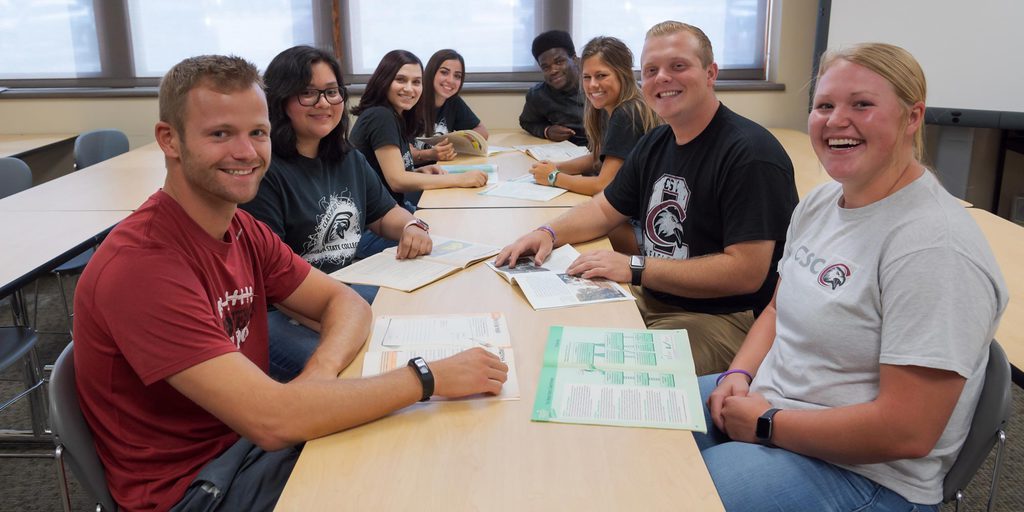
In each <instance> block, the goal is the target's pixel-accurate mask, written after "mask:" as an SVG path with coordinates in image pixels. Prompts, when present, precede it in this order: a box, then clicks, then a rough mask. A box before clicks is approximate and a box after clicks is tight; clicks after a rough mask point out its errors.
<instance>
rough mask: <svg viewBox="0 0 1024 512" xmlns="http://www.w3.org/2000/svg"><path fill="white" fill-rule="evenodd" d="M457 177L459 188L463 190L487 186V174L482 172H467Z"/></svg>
mask: <svg viewBox="0 0 1024 512" xmlns="http://www.w3.org/2000/svg"><path fill="white" fill-rule="evenodd" d="M458 177H459V180H458V183H459V186H460V187H463V188H477V187H482V186H484V185H486V184H487V174H485V173H484V172H483V171H467V172H464V173H462V174H461V175H458Z"/></svg>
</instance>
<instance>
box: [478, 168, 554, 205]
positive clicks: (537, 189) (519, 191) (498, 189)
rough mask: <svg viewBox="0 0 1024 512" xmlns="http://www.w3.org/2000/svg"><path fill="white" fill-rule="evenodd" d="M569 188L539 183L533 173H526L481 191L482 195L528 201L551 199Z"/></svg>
mask: <svg viewBox="0 0 1024 512" xmlns="http://www.w3.org/2000/svg"><path fill="white" fill-rule="evenodd" d="M566 192H567V190H565V189H564V188H558V187H548V186H546V185H539V184H537V182H536V181H535V180H534V178H533V175H532V174H524V175H522V176H520V177H518V178H516V179H514V180H510V181H502V182H500V183H498V184H496V185H493V186H491V187H488V188H486V189H484V190H482V191H480V192H479V194H480V195H482V196H495V197H511V198H513V199H525V200H527V201H550V200H552V199H554V198H556V197H558V196H560V195H562V194H564V193H566Z"/></svg>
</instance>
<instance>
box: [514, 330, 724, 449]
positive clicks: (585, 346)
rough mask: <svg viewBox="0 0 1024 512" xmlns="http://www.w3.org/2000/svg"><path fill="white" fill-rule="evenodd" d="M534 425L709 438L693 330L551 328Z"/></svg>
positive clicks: (536, 399) (536, 402)
mask: <svg viewBox="0 0 1024 512" xmlns="http://www.w3.org/2000/svg"><path fill="white" fill-rule="evenodd" d="M531 419H532V420H533V421H541V422H557V423H582V424H589V425H611V426H619V427H648V428H665V429H678V430H693V431H696V432H707V424H706V423H705V422H704V411H703V408H702V405H701V400H700V390H699V388H698V387H697V376H696V373H695V370H694V365H693V355H692V354H691V352H690V342H689V339H688V338H687V336H686V331H685V330H642V329H601V328H589V327H560V326H554V327H551V329H550V331H549V333H548V341H547V346H546V347H545V349H544V365H543V367H542V368H541V371H540V380H539V381H538V383H537V396H536V398H535V399H534V404H533V416H532V417H531Z"/></svg>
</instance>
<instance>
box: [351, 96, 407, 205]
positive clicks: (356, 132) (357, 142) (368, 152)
mask: <svg viewBox="0 0 1024 512" xmlns="http://www.w3.org/2000/svg"><path fill="white" fill-rule="evenodd" d="M349 142H351V143H352V145H353V146H355V147H356V148H358V149H359V151H361V152H362V153H363V156H365V157H366V161H367V162H369V163H370V167H373V170H374V171H377V175H378V176H380V181H381V182H382V183H383V184H384V186H385V187H387V189H388V192H390V193H391V197H393V198H394V199H395V201H396V202H398V204H402V203H404V202H405V194H401V193H398V192H395V191H394V190H391V187H390V186H389V185H388V180H386V179H385V178H384V172H383V171H382V170H381V168H380V162H378V161H377V154H376V153H374V151H375V150H377V149H379V148H382V147H384V146H397V147H398V150H399V151H401V152H402V162H403V163H405V170H406V171H410V172H411V171H412V170H413V169H415V166H414V164H413V161H412V152H411V151H410V150H409V140H407V139H406V138H405V137H404V136H403V135H402V124H401V120H400V119H399V118H398V115H397V114H395V111H394V110H393V109H391V108H389V107H370V108H368V109H366V110H364V111H363V112H362V113H361V114H359V117H358V118H356V124H355V126H353V127H352V135H350V136H349Z"/></svg>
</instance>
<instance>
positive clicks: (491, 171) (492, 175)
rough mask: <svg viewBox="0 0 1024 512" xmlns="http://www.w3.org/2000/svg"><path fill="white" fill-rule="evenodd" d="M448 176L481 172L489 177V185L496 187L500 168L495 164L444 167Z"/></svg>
mask: <svg viewBox="0 0 1024 512" xmlns="http://www.w3.org/2000/svg"><path fill="white" fill-rule="evenodd" d="M441 168H442V169H444V170H446V171H448V174H463V173H467V172H469V171H480V172H482V173H484V174H486V175H487V184H488V185H494V184H495V183H497V182H498V181H501V180H499V179H498V166H497V165H494V164H472V165H442V166H441Z"/></svg>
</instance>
